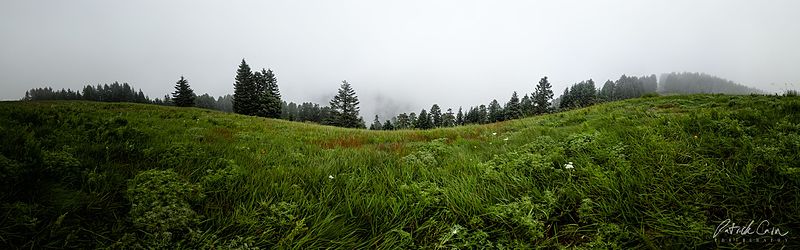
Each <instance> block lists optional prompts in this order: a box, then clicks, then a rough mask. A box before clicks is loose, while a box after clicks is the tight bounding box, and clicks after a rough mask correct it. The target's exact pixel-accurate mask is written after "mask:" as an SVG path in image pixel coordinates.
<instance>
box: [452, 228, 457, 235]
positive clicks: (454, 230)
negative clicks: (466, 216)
mask: <svg viewBox="0 0 800 250" xmlns="http://www.w3.org/2000/svg"><path fill="white" fill-rule="evenodd" d="M457 233H458V227H453V231H450V234H452V235H455V234H457Z"/></svg>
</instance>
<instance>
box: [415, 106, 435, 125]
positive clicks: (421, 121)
mask: <svg viewBox="0 0 800 250" xmlns="http://www.w3.org/2000/svg"><path fill="white" fill-rule="evenodd" d="M414 127H416V128H418V129H431V128H433V123H432V122H431V115H430V114H428V112H427V111H425V109H422V111H420V112H419V116H418V117H417V122H416V124H414Z"/></svg>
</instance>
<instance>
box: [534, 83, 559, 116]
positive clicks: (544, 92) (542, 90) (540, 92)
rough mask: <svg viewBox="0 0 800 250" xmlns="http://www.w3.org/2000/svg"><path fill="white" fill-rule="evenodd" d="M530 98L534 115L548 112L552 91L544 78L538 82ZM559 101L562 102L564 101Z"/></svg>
mask: <svg viewBox="0 0 800 250" xmlns="http://www.w3.org/2000/svg"><path fill="white" fill-rule="evenodd" d="M532 98H533V105H534V112H533V113H534V114H544V113H548V112H549V111H550V99H553V90H552V86H550V82H549V81H547V77H546V76H545V77H542V79H541V80H539V84H537V85H536V90H535V91H534V92H533V97H532ZM561 101H562V102H563V101H564V100H561Z"/></svg>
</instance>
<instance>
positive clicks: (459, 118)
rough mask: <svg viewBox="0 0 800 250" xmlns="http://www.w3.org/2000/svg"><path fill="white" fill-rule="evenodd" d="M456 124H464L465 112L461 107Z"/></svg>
mask: <svg viewBox="0 0 800 250" xmlns="http://www.w3.org/2000/svg"><path fill="white" fill-rule="evenodd" d="M456 125H458V126H461V125H464V112H463V111H462V110H461V107H458V114H457V115H456Z"/></svg>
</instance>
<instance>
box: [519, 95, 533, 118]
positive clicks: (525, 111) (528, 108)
mask: <svg viewBox="0 0 800 250" xmlns="http://www.w3.org/2000/svg"><path fill="white" fill-rule="evenodd" d="M519 106H520V108H521V109H522V116H529V115H531V114H533V100H531V98H530V97H529V96H528V94H525V96H523V97H522V100H521V101H520V102H519Z"/></svg>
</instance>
